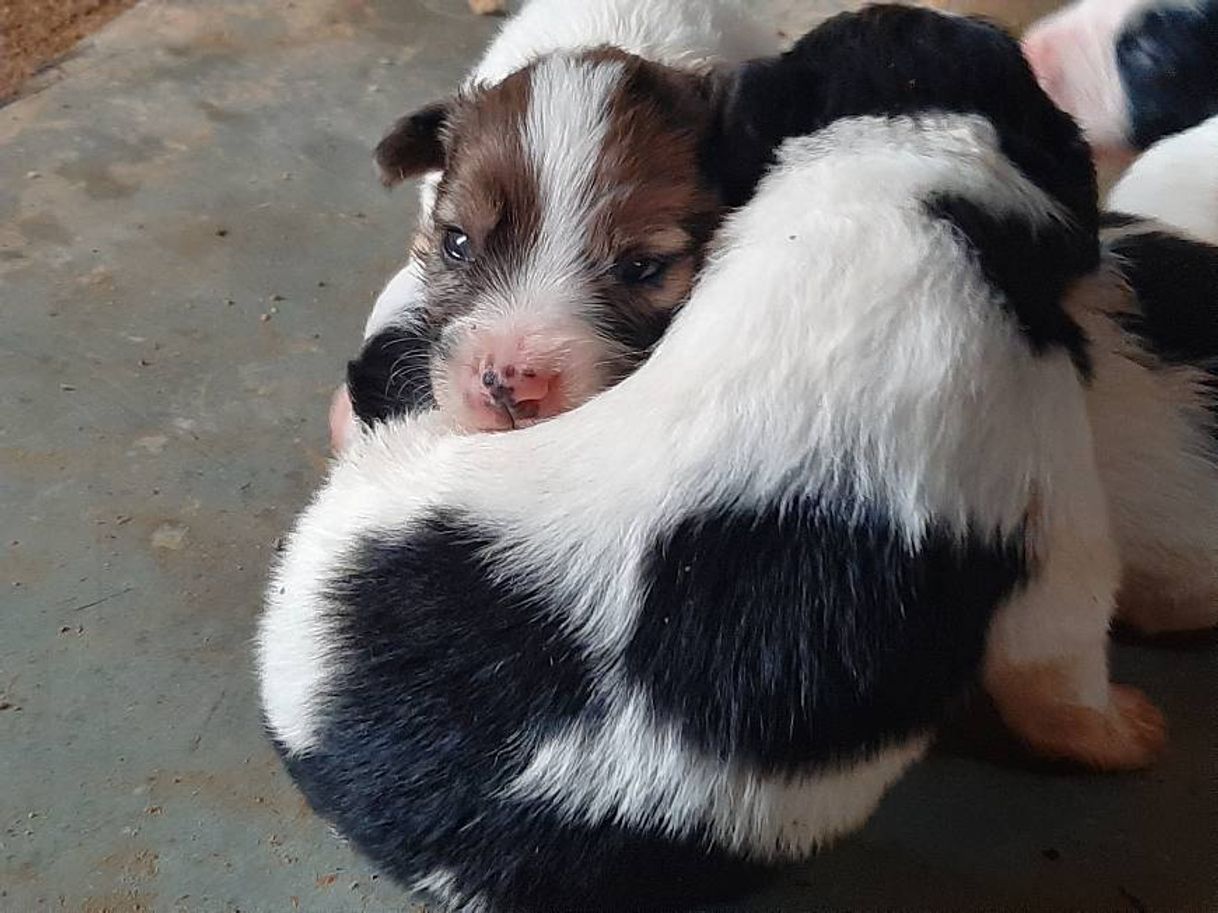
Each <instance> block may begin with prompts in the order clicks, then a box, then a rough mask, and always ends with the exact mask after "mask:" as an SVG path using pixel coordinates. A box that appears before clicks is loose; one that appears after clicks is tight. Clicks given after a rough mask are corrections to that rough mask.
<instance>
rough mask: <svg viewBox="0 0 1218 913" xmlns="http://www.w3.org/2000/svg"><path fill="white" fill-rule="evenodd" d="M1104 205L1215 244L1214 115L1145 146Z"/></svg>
mask: <svg viewBox="0 0 1218 913" xmlns="http://www.w3.org/2000/svg"><path fill="white" fill-rule="evenodd" d="M1108 208H1109V209H1111V210H1115V211H1117V212H1127V213H1130V214H1132V215H1139V216H1145V217H1146V218H1149V219H1158V220H1159V221H1161V222H1165V223H1166V224H1168V225H1171V226H1172V227H1173V228H1176V229H1178V230H1179V231H1182V232H1185V233H1186V234H1188V235H1191V236H1192V237H1194V238H1196V239H1197V240H1199V241H1207V242H1209V243H1210V244H1218V117H1212V118H1210V119H1209V120H1207V121H1205V122H1204V123H1202V124H1200V125H1198V126H1196V127H1193V128H1192V129H1191V130H1186V131H1184V132H1183V133H1178V134H1176V135H1175V136H1169V137H1168V138H1167V139H1164V140H1160V141H1159V142H1157V143H1155V145H1153V146H1151V147H1150V149H1148V150H1147V151H1146V152H1145V153H1144V154H1143V155H1142V156H1141V157H1140V158H1138V160H1137V161H1136V162H1134V163H1133V165H1132V166H1131V167H1130V169H1129V171H1127V172H1126V173H1125V176H1124V177H1123V178H1122V179H1121V181H1120V182H1119V183H1118V184H1117V185H1116V187H1114V188H1113V190H1112V193H1111V194H1109V196H1108Z"/></svg>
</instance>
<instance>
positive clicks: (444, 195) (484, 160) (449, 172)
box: [425, 68, 541, 319]
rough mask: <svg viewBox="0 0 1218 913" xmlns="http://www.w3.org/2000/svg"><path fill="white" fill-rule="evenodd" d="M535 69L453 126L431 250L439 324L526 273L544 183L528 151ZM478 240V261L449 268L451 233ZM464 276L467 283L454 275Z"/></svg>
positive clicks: (479, 99) (470, 104)
mask: <svg viewBox="0 0 1218 913" xmlns="http://www.w3.org/2000/svg"><path fill="white" fill-rule="evenodd" d="M531 77H532V68H529V69H525V70H522V71H520V72H517V73H514V74H513V75H511V76H509V77H508V78H507V79H505V80H504V81H503V82H502V83H499V84H498V85H496V86H494V87H493V88H490V89H483V90H479V91H477V92H475V93H474V94H472V95H470V96H467V97H464V98H462V99H460V100H459V101H458V103H457V104H456V105H455V106H454V108H453V110H452V114H451V117H450V119H449V123H448V133H447V140H448V147H449V155H448V161H449V164H448V168H447V169H446V170H445V172H444V177H443V179H442V180H441V181H440V186H439V188H438V189H437V194H436V206H435V213H434V218H433V220H432V225H431V226H428V227H427V228H426V229H425V231H426V232H427V233H428V236H427V243H426V247H427V249H428V250H429V251H430V254H429V259H430V262H431V265H432V267H433V269H432V270H431V272H430V280H429V284H430V285H432V286H433V289H434V294H430V295H429V296H428V300H429V303H430V305H431V307H432V309H433V310H434V311H435V312H436V316H437V317H438V318H439V319H447V318H449V317H452V316H455V315H456V314H459V313H461V312H462V311H463V310H465V309H467V308H468V307H469V306H472V304H473V301H472V297H473V296H472V295H470V294H469V293H468V291H467V292H465V293H462V294H456V293H455V288H456V286H457V285H458V284H460V285H461V286H462V287H464V288H465V289H467V290H468V289H469V288H470V287H471V286H474V287H476V286H477V285H479V284H481V283H484V282H488V281H491V280H492V279H494V278H495V277H497V276H502V275H504V274H505V273H507V272H509V271H510V270H512V269H513V268H517V267H519V266H520V265H521V259H520V258H521V256H522V255H523V253H524V252H525V251H526V250H527V249H528V248H529V247H531V246H532V244H533V243H534V240H535V239H536V236H537V232H538V230H539V229H540V225H541V204H540V198H539V190H538V186H537V175H536V174H535V173H534V171H533V169H532V167H531V166H530V164H529V160H528V157H527V155H526V154H525V149H524V139H523V136H524V123H525V118H526V116H527V113H528V107H529V99H530V96H531V94H532V81H531ZM450 227H451V228H459V229H460V230H461V231H463V232H464V233H465V234H466V235H467V236H468V237H469V240H470V245H471V249H472V251H473V254H474V257H475V260H474V262H473V263H472V264H470V265H469V266H468V267H455V268H446V267H445V266H444V264H443V262H442V259H441V257H442V255H441V253H440V245H441V243H442V239H443V234H444V232H445V231H446V230H447V229H448V228H450ZM458 272H463V273H465V274H466V275H463V276H457V275H454V274H456V273H458Z"/></svg>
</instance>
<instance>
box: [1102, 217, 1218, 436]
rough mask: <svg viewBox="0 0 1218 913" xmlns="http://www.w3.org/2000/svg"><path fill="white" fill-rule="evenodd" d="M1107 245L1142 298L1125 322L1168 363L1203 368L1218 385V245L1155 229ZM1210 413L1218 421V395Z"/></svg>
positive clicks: (1151, 349)
mask: <svg viewBox="0 0 1218 913" xmlns="http://www.w3.org/2000/svg"><path fill="white" fill-rule="evenodd" d="M1105 247H1106V249H1107V252H1108V253H1109V254H1110V255H1111V256H1113V257H1115V258H1117V260H1118V261H1119V263H1120V267H1121V272H1122V274H1123V275H1124V276H1125V278H1126V280H1127V281H1128V282H1129V285H1130V286H1131V287H1132V288H1133V291H1134V295H1135V296H1136V297H1137V300H1138V311H1139V312H1138V313H1136V314H1125V315H1123V316H1122V319H1121V325H1122V326H1123V327H1124V328H1125V329H1126V330H1127V331H1128V332H1130V333H1133V334H1134V335H1136V336H1137V337H1138V338H1140V339H1141V340H1142V342H1143V343H1144V344H1145V345H1146V346H1147V348H1149V349H1150V351H1152V352H1153V353H1154V354H1155V355H1156V356H1157V357H1158V358H1160V359H1162V360H1163V361H1164V362H1166V363H1167V364H1176V365H1190V366H1192V367H1195V368H1200V369H1202V370H1204V371H1206V372H1207V373H1208V374H1209V375H1210V376H1211V377H1213V378H1214V384H1215V385H1216V386H1218V247H1214V246H1213V245H1210V244H1204V243H1202V242H1200V241H1194V240H1191V239H1189V238H1182V237H1180V236H1178V235H1173V234H1169V233H1167V232H1163V231H1154V230H1149V231H1145V232H1140V233H1136V234H1133V233H1127V234H1123V235H1120V236H1118V237H1116V238H1114V239H1112V240H1109V241H1107V242H1106V244H1105ZM1211 412H1212V413H1213V414H1214V415H1215V418H1216V419H1218V397H1216V398H1215V401H1214V403H1213V404H1212V406H1211ZM1215 427H1216V429H1218V424H1216V426H1215Z"/></svg>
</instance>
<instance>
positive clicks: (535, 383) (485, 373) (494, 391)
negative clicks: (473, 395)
mask: <svg viewBox="0 0 1218 913" xmlns="http://www.w3.org/2000/svg"><path fill="white" fill-rule="evenodd" d="M557 377H558V375H557V373H555V372H553V371H543V370H540V369H537V368H533V367H527V366H519V365H514V364H507V365H500V366H492V365H489V364H483V365H482V366H481V369H480V377H479V380H480V382H481V385H482V388H483V390H484V391H485V394H486V396H487V397H489V398H490V401H491V402H492V403H494V404H495V405H496V406H498V407H500V408H502V409H506V410H507V412H508V414H509V415H511V417H512V419H513V420H516V419H528V418H536V417H537V413H538V410H539V408H540V405H541V401H542V400H543V399H545V398H546V395H547V394H548V393H549V392H550V389H551V387H552V386H553V384H554V381H555V379H556V378H557Z"/></svg>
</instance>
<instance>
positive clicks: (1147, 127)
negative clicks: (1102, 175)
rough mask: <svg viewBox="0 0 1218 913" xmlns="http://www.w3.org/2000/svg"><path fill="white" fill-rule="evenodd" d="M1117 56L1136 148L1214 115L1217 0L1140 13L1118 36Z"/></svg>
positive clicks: (1217, 111) (1216, 103)
mask: <svg viewBox="0 0 1218 913" xmlns="http://www.w3.org/2000/svg"><path fill="white" fill-rule="evenodd" d="M1116 58H1117V71H1118V72H1119V74H1120V77H1121V87H1122V88H1123V89H1124V90H1125V98H1126V102H1127V106H1128V112H1129V126H1130V133H1131V136H1130V139H1131V141H1132V142H1133V144H1134V145H1135V146H1136V147H1138V148H1139V149H1145V148H1146V147H1147V146H1150V145H1151V144H1152V143H1154V142H1156V141H1157V140H1160V139H1162V138H1163V137H1165V136H1170V135H1171V134H1173V133H1179V132H1180V131H1181V130H1187V129H1188V128H1189V127H1193V126H1196V125H1197V124H1199V123H1201V122H1202V121H1203V120H1206V119H1208V118H1210V117H1212V116H1213V115H1215V114H1218V0H1205V2H1202V3H1201V4H1200V6H1198V7H1196V8H1190V7H1188V6H1185V5H1183V4H1180V5H1162V6H1152V7H1150V8H1149V9H1145V10H1143V11H1142V12H1141V13H1140V14H1139V15H1136V16H1135V17H1134V18H1133V19H1132V20H1131V21H1130V22H1129V23H1128V24H1127V25H1126V26H1125V28H1124V29H1122V31H1121V33H1120V35H1118V36H1117V41H1116Z"/></svg>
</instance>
